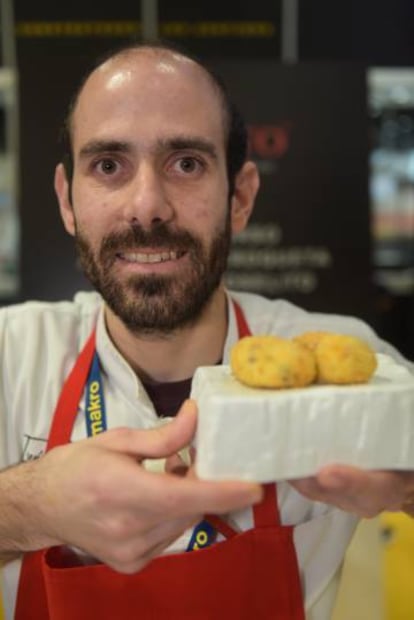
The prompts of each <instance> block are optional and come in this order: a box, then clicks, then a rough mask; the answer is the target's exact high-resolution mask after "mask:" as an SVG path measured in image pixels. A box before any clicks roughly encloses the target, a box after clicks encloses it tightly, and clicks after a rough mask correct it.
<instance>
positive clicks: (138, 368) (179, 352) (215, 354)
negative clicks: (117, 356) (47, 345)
mask: <svg viewBox="0 0 414 620" xmlns="http://www.w3.org/2000/svg"><path fill="white" fill-rule="evenodd" d="M105 320H106V326H107V330H108V333H109V336H110V338H111V339H112V341H113V343H114V345H115V346H116V348H117V349H118V350H119V352H120V353H121V354H122V355H123V357H124V358H125V359H126V360H127V362H128V363H129V364H130V365H131V367H132V368H133V369H134V370H135V372H136V373H137V375H138V376H139V377H140V378H141V379H143V380H144V381H154V382H170V381H181V380H183V379H187V378H189V377H192V376H193V374H194V372H195V370H196V368H198V366H210V365H214V364H216V363H217V362H218V361H219V360H220V359H221V358H222V355H223V348H224V343H225V340H226V335H227V299H226V294H225V292H224V289H223V288H222V287H220V288H219V289H217V290H216V291H215V293H214V294H213V296H212V298H211V299H210V301H209V303H208V304H207V306H206V307H205V309H204V310H203V313H202V315H201V316H200V317H199V318H198V319H197V321H196V322H195V323H194V324H192V325H191V326H188V327H184V328H182V329H179V330H176V331H174V332H172V333H171V334H167V335H161V334H159V335H136V334H132V333H131V332H130V331H129V330H128V329H127V327H126V326H125V325H124V324H123V323H122V321H121V320H120V319H119V318H118V317H117V316H116V315H115V314H114V313H113V312H112V311H111V310H110V308H108V307H107V306H106V307H105Z"/></svg>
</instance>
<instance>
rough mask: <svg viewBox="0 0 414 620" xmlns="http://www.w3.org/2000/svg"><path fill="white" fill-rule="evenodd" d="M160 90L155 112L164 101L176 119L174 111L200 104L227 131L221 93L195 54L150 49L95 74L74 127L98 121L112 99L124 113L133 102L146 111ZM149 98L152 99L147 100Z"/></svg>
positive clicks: (83, 95) (82, 96)
mask: <svg viewBox="0 0 414 620" xmlns="http://www.w3.org/2000/svg"><path fill="white" fill-rule="evenodd" d="M154 93H155V94H156V96H155V104H154V106H153V107H152V108H151V110H152V111H154V113H155V111H156V110H158V108H159V107H160V109H161V110H162V111H163V110H164V108H163V107H162V106H163V105H164V107H166V108H167V111H168V112H169V113H170V118H171V116H172V115H173V114H174V111H175V113H176V114H178V112H180V114H181V113H182V114H184V112H185V110H186V109H188V106H190V107H191V106H195V107H196V108H197V109H198V112H199V113H200V112H201V111H203V114H202V116H203V118H204V119H205V120H206V119H207V117H209V118H215V119H216V121H214V124H216V122H217V120H218V122H219V124H220V126H221V130H220V133H221V131H223V129H224V133H226V125H227V123H226V119H225V118H224V116H225V115H224V109H223V105H222V101H221V96H220V94H219V91H218V88H217V86H216V85H215V84H214V82H213V80H212V78H211V77H210V76H209V74H208V73H207V72H206V71H205V70H204V69H203V68H202V67H200V66H199V65H198V64H197V63H196V62H194V61H193V60H191V59H190V58H186V57H185V56H182V55H180V54H174V53H172V52H169V51H165V50H161V51H159V50H152V49H149V50H147V49H145V48H144V49H138V50H127V51H126V52H122V53H121V54H119V55H117V56H115V57H112V58H111V59H109V60H108V61H106V62H105V63H103V64H102V65H100V66H99V67H98V68H97V69H96V70H95V71H94V72H93V73H92V74H91V75H90V77H89V78H88V80H87V81H86V82H85V85H84V87H83V89H82V91H81V92H80V94H79V97H78V101H77V104H76V105H75V108H74V110H73V116H72V130H75V131H76V126H77V125H78V121H79V122H80V123H82V125H83V122H84V121H86V122H87V123H88V124H89V123H90V121H94V120H96V113H97V112H98V109H100V110H105V106H106V102H107V103H108V105H109V106H110V105H112V103H113V102H114V101H117V102H118V103H117V105H118V104H119V105H120V108H119V109H118V110H117V111H119V112H120V113H121V114H122V112H123V111H124V110H123V109H122V105H127V102H129V105H130V106H132V107H134V108H135V107H136V108H137V109H138V106H139V105H141V103H142V102H144V105H145V107H144V109H145V113H146V111H147V110H146V108H147V107H148V105H147V101H152V102H154ZM158 93H159V97H158ZM148 96H151V97H152V99H151V97H150V98H149V99H147V97H148ZM158 102H159V106H158ZM169 104H171V105H170V107H168V106H169ZM180 106H181V107H180ZM91 111H92V112H91ZM108 111H109V112H111V111H112V110H111V108H108ZM164 112H165V110H164ZM198 115H199V114H198ZM178 116H180V115H178ZM108 121H109V119H108Z"/></svg>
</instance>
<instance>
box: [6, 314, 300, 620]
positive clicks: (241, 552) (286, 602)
mask: <svg viewBox="0 0 414 620" xmlns="http://www.w3.org/2000/svg"><path fill="white" fill-rule="evenodd" d="M235 310H236V317H237V323H238V328H239V336H240V337H242V336H245V335H249V334H250V330H249V328H248V326H247V324H246V321H245V319H244V316H243V313H242V311H241V309H240V308H239V307H238V306H237V305H236V304H235ZM94 349H95V338H94V334H92V336H91V337H90V339H89V341H88V342H87V344H86V345H85V348H84V349H83V351H82V352H81V354H80V356H79V358H78V360H77V362H76V364H75V366H74V368H73V369H72V371H71V373H70V375H69V377H68V379H67V380H66V382H65V384H64V386H63V389H62V393H61V395H60V397H59V401H58V404H57V407H56V411H55V414H54V418H53V421H52V426H51V431H50V437H49V441H48V445H47V450H50V449H51V448H52V447H55V446H57V445H61V444H65V443H67V442H69V441H70V437H71V431H72V426H73V422H74V418H75V416H76V412H77V408H78V403H79V400H80V398H81V396H82V392H83V389H84V385H85V382H86V378H87V375H88V371H89V367H90V364H91V360H92V356H93V353H94ZM253 514H254V528H253V529H251V530H248V531H246V532H241V533H238V532H236V531H234V530H233V529H232V528H231V527H230V526H229V525H228V524H227V523H226V522H224V521H221V519H219V518H217V517H211V518H210V517H209V520H211V521H212V523H213V525H214V526H216V528H217V529H218V530H219V531H220V532H222V533H223V534H224V535H225V537H226V540H225V541H223V542H219V543H216V544H214V545H212V546H210V547H207V548H205V549H201V550H198V551H192V552H185V553H175V554H171V555H164V556H160V557H158V558H156V559H154V560H153V561H152V562H150V563H149V564H148V565H147V566H146V567H144V568H143V569H142V570H141V571H139V572H138V573H136V574H134V575H124V574H121V573H117V572H115V571H114V570H112V569H111V568H109V567H107V566H106V565H104V564H94V565H92V566H90V565H88V566H83V565H81V564H80V562H79V561H78V560H77V556H76V554H75V553H73V552H71V551H70V550H69V549H68V548H67V547H51V548H49V549H43V550H40V551H36V552H32V553H27V554H26V555H25V556H24V559H23V565H22V571H21V576H20V582H19V588H18V595H17V603H16V614H15V620H94V619H95V618H99V619H104V620H105V619H106V620H132V619H134V620H136V619H137V618H139V620H150V619H151V620H164V619H165V620H219V619H220V618H223V619H224V618H225V619H226V620H243V619H245V620H270V619H274V620H304V618H305V616H304V611H303V603H302V593H301V587H300V580H299V571H298V565H297V559H296V553H295V548H294V544H293V528H292V526H282V525H281V524H280V518H279V511H278V508H277V497H276V485H274V484H268V485H265V495H264V499H263V501H262V502H261V503H260V504H259V505H257V506H254V507H253Z"/></svg>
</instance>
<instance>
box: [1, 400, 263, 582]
mask: <svg viewBox="0 0 414 620" xmlns="http://www.w3.org/2000/svg"><path fill="white" fill-rule="evenodd" d="M195 427H196V407H195V404H194V403H193V402H192V401H186V403H184V405H183V407H182V408H181V410H180V412H179V414H178V415H177V417H176V418H175V419H174V420H173V421H172V422H171V423H169V424H166V425H164V426H161V427H159V428H156V429H151V430H133V429H126V428H123V429H114V430H111V431H108V432H105V433H102V434H101V435H98V436H97V437H94V438H91V439H85V440H83V441H79V442H75V443H72V444H68V445H65V446H60V447H58V448H54V449H53V450H51V451H50V452H48V453H47V454H46V455H45V456H43V457H41V458H40V459H38V460H37V461H33V462H30V463H25V464H23V465H19V466H16V467H14V468H11V469H9V470H5V471H4V472H2V473H1V474H0V497H2V502H1V503H2V504H3V507H4V506H6V510H5V511H0V553H1V552H2V551H3V552H8V551H15V550H20V551H28V550H33V549H39V548H42V547H46V546H50V545H59V544H67V545H72V546H75V547H79V548H80V549H82V550H84V551H86V552H87V553H88V554H90V555H92V556H93V557H96V558H98V559H99V560H101V561H102V562H104V563H106V564H108V565H109V566H111V567H112V568H114V569H116V570H118V571H120V572H124V573H132V572H135V571H137V570H139V569H140V568H142V567H143V566H144V565H145V564H146V563H148V562H149V561H150V560H151V559H152V558H153V557H154V556H156V555H158V554H159V553H160V552H161V551H162V550H163V549H165V548H166V547H167V546H168V545H169V544H170V543H171V542H172V541H174V540H175V539H176V538H177V537H178V536H180V535H181V534H182V533H183V532H184V531H185V530H186V529H187V528H188V527H190V526H192V525H194V524H195V523H196V522H197V521H198V520H199V519H200V518H201V517H202V515H204V514H205V513H226V512H229V511H232V510H237V509H241V508H243V507H245V506H248V505H251V504H253V503H255V502H257V501H260V499H261V494H262V491H261V487H260V485H258V484H253V483H247V482H236V481H235V482H208V481H203V480H198V479H196V478H195V477H194V475H192V474H191V472H190V473H189V474H187V475H185V476H178V475H174V474H172V473H153V472H149V471H146V470H145V469H144V468H143V467H142V466H141V465H140V462H141V461H142V460H143V459H145V458H160V457H168V456H170V455H174V454H176V453H177V452H178V450H180V449H181V448H183V447H184V446H186V445H188V444H189V443H190V442H191V439H192V437H193V435H194V432H195Z"/></svg>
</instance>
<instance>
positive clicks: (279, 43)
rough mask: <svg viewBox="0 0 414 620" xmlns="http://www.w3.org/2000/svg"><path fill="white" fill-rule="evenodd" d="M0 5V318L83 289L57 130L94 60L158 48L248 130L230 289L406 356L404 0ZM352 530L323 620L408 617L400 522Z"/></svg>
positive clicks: (407, 67) (409, 78)
mask: <svg viewBox="0 0 414 620" xmlns="http://www.w3.org/2000/svg"><path fill="white" fill-rule="evenodd" d="M0 9H1V11H0V19H1V29H0V31H1V46H0V305H5V304H10V303H15V302H20V301H24V300H26V299H34V298H36V299H49V300H54V299H62V298H70V297H71V296H72V295H73V294H74V292H75V291H76V290H78V289H79V288H87V287H88V284H87V283H86V282H85V280H84V279H83V276H82V274H81V272H80V270H79V268H78V266H77V263H76V257H75V253H74V249H73V244H72V240H71V238H69V237H68V236H67V235H66V233H65V232H64V230H63V227H62V225H61V222H60V219H59V214H58V209H57V203H56V200H55V197H54V193H53V189H52V180H53V172H54V167H55V165H56V163H57V162H58V161H59V158H60V149H59V141H58V138H59V128H60V126H61V123H62V120H63V118H64V115H65V111H66V108H67V105H68V102H69V99H70V96H71V95H72V93H73V91H74V89H75V88H76V87H77V85H78V83H79V81H80V78H81V76H82V75H83V74H84V73H85V72H86V71H87V69H88V68H89V66H90V64H91V62H92V61H93V60H94V58H95V57H96V56H98V55H99V54H101V53H103V52H106V51H107V50H108V49H110V48H113V47H117V46H118V45H120V44H122V43H123V42H128V41H130V40H151V39H154V38H157V37H161V38H163V39H166V40H170V41H172V42H175V43H178V44H179V45H182V46H184V48H186V49H187V50H188V51H190V52H192V53H194V54H196V55H198V56H200V58H201V59H203V60H207V61H208V63H209V64H210V65H211V67H212V68H213V69H215V70H216V71H218V72H219V73H220V74H221V75H222V77H223V78H224V80H225V81H226V82H227V84H228V85H229V88H230V90H231V92H232V93H233V95H234V99H235V100H236V102H237V103H238V105H239V107H240V108H241V110H242V112H243V114H244V116H245V118H246V120H247V123H248V128H249V140H250V154H251V157H252V158H253V159H254V160H255V161H256V162H257V164H258V166H259V169H260V172H261V178H262V189H261V193H260V196H259V200H258V203H257V209H256V212H255V214H254V217H253V219H252V222H251V224H250V226H249V228H248V229H247V230H246V231H245V233H244V234H243V235H241V236H240V237H239V238H238V239H235V241H234V243H233V247H232V252H231V256H230V261H229V269H228V273H227V281H228V284H229V285H230V286H231V287H233V288H236V289H237V288H239V289H243V290H250V291H254V292H258V293H262V294H265V295H267V296H269V297H284V298H287V299H289V300H291V301H293V302H294V303H297V304H299V305H301V306H303V307H305V308H307V309H309V310H319V311H324V312H337V313H343V314H353V315H357V316H359V317H361V318H363V319H365V320H366V321H368V322H369V323H370V324H371V325H372V326H373V327H374V328H375V329H376V330H377V331H378V333H379V334H380V335H381V336H382V337H384V338H385V339H387V340H388V341H390V342H392V343H393V344H394V345H395V346H396V347H398V349H399V350H400V351H401V352H402V353H404V354H405V355H406V356H407V357H408V358H410V359H414V2H413V1H412V0H393V1H392V2H390V1H389V0H364V1H363V2H361V0H340V1H337V2H332V1H330V0H255V2H248V1H245V0H237V2H236V1H233V0H228V1H227V2H223V1H222V0H221V1H218V0H210V1H209V2H203V1H200V2H197V3H194V2H184V1H176V0H141V1H138V2H130V1H128V2H127V1H126V0H117V2H114V3H105V5H104V4H103V3H87V2H81V1H80V0H72V1H71V2H70V3H57V2H52V0H39V1H37V2H33V3H32V2H27V0H26V1H25V0H14V2H13V1H12V0H0ZM400 517H401V519H400ZM365 525H366V528H365V529H363V530H362V534H361V535H360V542H358V540H359V539H357V543H356V551H355V552H354V554H353V555H352V557H351V559H350V562H349V565H350V566H351V569H349V571H346V572H345V575H346V579H345V580H344V584H348V581H349V579H350V581H349V583H350V585H347V588H348V589H346V590H344V594H341V604H340V606H339V607H340V608H339V607H338V610H337V614H338V615H337V616H335V618H338V619H339V618H348V619H349V620H358V619H359V618H361V619H364V620H370V619H371V618H372V620H381V619H382V618H384V619H385V618H387V619H390V618H393V619H407V620H408V619H411V620H412V619H413V618H414V602H413V595H412V594H411V593H409V591H408V584H407V579H406V578H405V577H406V576H407V575H408V574H409V572H410V571H411V574H412V573H413V569H414V558H413V555H414V542H413V541H414V534H413V527H412V522H411V521H410V520H409V519H408V518H407V519H405V518H404V517H402V516H401V515H397V516H395V518H394V516H390V515H384V518H383V519H380V520H377V521H376V522H375V523H374V524H371V526H370V527H369V526H367V524H365ZM410 545H411V547H410ZM367 550H368V551H367ZM348 575H349V579H348ZM404 576H405V577H404ZM408 583H409V580H408ZM344 587H345V586H344ZM349 592H351V593H352V594H349ZM358 592H360V594H361V598H358V596H357V593H358ZM351 599H352V600H351ZM356 601H358V603H357V604H356ZM363 601H365V603H367V606H364V602H363ZM351 603H352V605H353V607H352V610H350V609H349V608H347V607H346V605H347V604H348V605H349V604H351ZM341 614H342V615H341Z"/></svg>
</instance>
